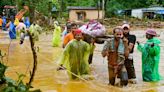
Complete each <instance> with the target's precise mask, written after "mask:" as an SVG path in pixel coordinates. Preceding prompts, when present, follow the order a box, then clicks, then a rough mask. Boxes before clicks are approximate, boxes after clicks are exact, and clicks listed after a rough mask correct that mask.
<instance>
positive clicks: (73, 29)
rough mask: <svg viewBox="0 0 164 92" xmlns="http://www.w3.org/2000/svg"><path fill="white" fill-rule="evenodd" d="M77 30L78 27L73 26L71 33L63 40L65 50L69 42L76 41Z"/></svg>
mask: <svg viewBox="0 0 164 92" xmlns="http://www.w3.org/2000/svg"><path fill="white" fill-rule="evenodd" d="M76 29H77V25H76V24H75V23H72V24H71V28H70V32H69V33H68V34H66V36H65V37H64V40H63V48H64V47H65V46H66V45H67V44H68V42H69V41H71V40H72V39H74V31H75V30H76Z"/></svg>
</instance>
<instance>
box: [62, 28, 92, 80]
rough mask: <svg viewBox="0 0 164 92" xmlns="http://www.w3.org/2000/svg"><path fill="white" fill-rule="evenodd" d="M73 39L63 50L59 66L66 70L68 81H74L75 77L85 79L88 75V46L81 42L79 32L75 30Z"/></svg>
mask: <svg viewBox="0 0 164 92" xmlns="http://www.w3.org/2000/svg"><path fill="white" fill-rule="evenodd" d="M74 33H75V39H73V40H71V41H70V42H69V43H68V44H67V45H66V47H65V48H64V52H63V56H62V59H61V62H60V66H63V67H65V68H66V69H67V71H68V74H69V77H70V79H76V78H77V76H80V77H84V78H85V77H86V75H88V74H89V72H90V70H89V63H88V58H89V54H90V46H89V44H88V43H86V42H84V41H83V40H81V38H82V33H81V30H78V29H77V30H76V31H75V32H74Z"/></svg>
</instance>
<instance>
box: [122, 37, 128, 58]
mask: <svg viewBox="0 0 164 92" xmlns="http://www.w3.org/2000/svg"><path fill="white" fill-rule="evenodd" d="M123 43H124V46H125V52H124V54H125V58H128V56H129V46H128V39H127V38H125V37H124V38H123Z"/></svg>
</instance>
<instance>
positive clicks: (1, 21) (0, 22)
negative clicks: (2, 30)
mask: <svg viewBox="0 0 164 92" xmlns="http://www.w3.org/2000/svg"><path fill="white" fill-rule="evenodd" d="M2 23H3V20H2V18H0V26H2Z"/></svg>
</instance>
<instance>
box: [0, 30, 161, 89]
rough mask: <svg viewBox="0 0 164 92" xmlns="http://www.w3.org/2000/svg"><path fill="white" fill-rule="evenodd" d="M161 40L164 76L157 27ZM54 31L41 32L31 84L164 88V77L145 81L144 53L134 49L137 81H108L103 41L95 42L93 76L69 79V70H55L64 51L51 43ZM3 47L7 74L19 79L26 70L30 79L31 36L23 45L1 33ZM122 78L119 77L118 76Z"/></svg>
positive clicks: (0, 46) (42, 86)
mask: <svg viewBox="0 0 164 92" xmlns="http://www.w3.org/2000/svg"><path fill="white" fill-rule="evenodd" d="M132 33H133V34H136V36H137V40H138V41H141V42H143V43H144V42H145V41H146V39H145V35H144V34H145V32H144V31H142V30H141V31H140V30H137V31H132ZM158 34H160V37H159V38H160V39H161V41H162V44H161V60H160V65H159V67H160V68H159V70H160V74H161V75H163V76H164V54H163V53H164V31H163V29H161V30H158ZM51 39H52V34H48V35H46V34H44V33H43V34H42V35H40V40H39V41H38V42H36V46H37V47H39V49H37V55H38V66H37V71H36V75H35V77H34V81H33V83H32V86H33V87H34V88H35V89H41V90H42V91H43V92H164V91H163V89H164V81H163V80H162V81H160V82H159V83H145V82H142V76H141V53H139V52H138V51H137V50H136V47H135V50H134V65H135V69H136V75H137V84H129V85H128V86H127V87H123V88H119V87H113V86H109V85H108V72H107V71H108V70H107V61H106V58H102V56H101V50H102V47H103V44H96V50H95V52H94V58H93V64H92V65H91V66H90V67H91V71H92V75H93V76H94V79H93V80H89V81H80V80H79V81H70V80H69V79H68V76H67V73H66V71H64V70H63V71H56V68H57V62H58V61H59V59H60V56H61V54H62V48H61V47H52V46H51ZM0 49H1V50H2V52H3V53H6V54H7V55H6V57H5V58H4V63H5V64H6V65H7V66H8V69H7V71H6V76H8V77H11V78H13V79H15V80H16V79H17V78H18V75H17V74H16V72H18V73H20V74H26V77H25V78H24V82H28V80H29V71H30V70H31V69H32V63H33V62H32V60H33V58H32V52H31V49H30V43H29V41H28V39H26V40H25V42H24V44H23V45H19V40H18V39H17V40H12V41H10V40H9V37H8V33H7V32H1V33H0ZM117 81H119V80H117Z"/></svg>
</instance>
